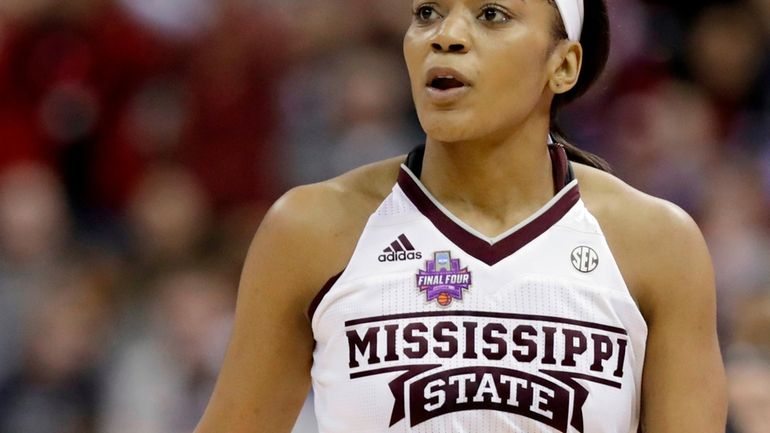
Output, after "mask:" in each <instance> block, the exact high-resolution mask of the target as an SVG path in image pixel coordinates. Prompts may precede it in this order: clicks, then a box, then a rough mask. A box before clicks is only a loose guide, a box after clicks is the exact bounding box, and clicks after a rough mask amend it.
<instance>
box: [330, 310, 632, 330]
mask: <svg viewBox="0 0 770 433" xmlns="http://www.w3.org/2000/svg"><path fill="white" fill-rule="evenodd" d="M457 316H461V317H482V318H489V319H513V320H529V321H539V322H552V323H563V324H565V325H575V326H581V327H583V328H593V329H599V330H602V331H607V332H612V333H615V334H622V335H628V331H626V330H625V329H623V328H618V327H617V326H610V325H603V324H601V323H594V322H586V321H583V320H575V319H565V318H563V317H554V316H539V315H534V314H517V313H493V312H489V311H460V310H457V311H420V312H416V313H401V314H391V315H389V316H376V317H366V318H363V319H356V320H348V321H346V322H345V326H346V327H348V326H356V325H363V324H365V323H375V322H386V321H389V320H401V319H420V318H426V317H457Z"/></svg>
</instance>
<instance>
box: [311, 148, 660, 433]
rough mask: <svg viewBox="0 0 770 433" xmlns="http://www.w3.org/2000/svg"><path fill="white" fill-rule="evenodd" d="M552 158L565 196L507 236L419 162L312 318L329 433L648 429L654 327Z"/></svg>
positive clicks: (318, 399)
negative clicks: (460, 205) (456, 209)
mask: <svg viewBox="0 0 770 433" xmlns="http://www.w3.org/2000/svg"><path fill="white" fill-rule="evenodd" d="M550 149H551V154H552V159H553V161H554V179H555V182H556V185H557V190H558V193H557V194H556V196H555V197H553V199H552V200H550V201H549V202H548V203H546V204H545V206H543V207H542V209H540V210H539V211H538V212H536V213H535V214H534V215H532V216H531V217H530V218H528V219H527V220H526V221H523V222H522V223H521V224H518V225H517V226H516V227H514V228H512V229H510V230H508V231H507V232H505V233H503V234H501V235H499V236H497V237H495V238H489V237H487V236H484V235H483V234H481V233H479V232H477V231H476V230H474V229H473V228H471V227H469V226H468V225H466V224H464V223H463V222H462V221H460V220H459V219H458V218H456V217H454V216H453V215H452V214H451V213H450V212H449V211H448V210H447V209H446V208H444V207H443V206H442V205H441V204H440V203H439V202H438V201H436V199H435V198H434V197H432V196H431V194H430V193H429V192H428V191H427V190H426V189H425V187H424V186H423V185H422V184H421V183H420V180H419V175H420V174H419V171H420V170H421V161H419V160H418V159H420V158H421V154H420V153H419V151H415V152H412V154H410V157H409V159H408V162H407V164H409V165H408V166H407V164H405V165H402V166H401V172H400V174H399V177H398V182H397V184H396V185H394V186H393V190H392V192H391V193H390V195H389V196H388V197H387V198H386V199H385V200H384V201H383V202H382V204H381V205H380V206H379V208H378V209H377V210H376V212H374V214H372V215H371V217H370V218H369V220H368V222H367V224H366V227H365V228H364V230H363V232H362V234H361V236H360V238H359V241H358V244H357V246H356V248H355V251H354V253H353V256H352V258H351V260H350V262H349V263H348V265H347V267H346V268H345V270H344V271H343V272H342V273H341V274H340V275H338V276H337V277H334V278H332V279H331V280H330V281H329V282H328V283H327V285H326V286H325V287H324V288H323V290H322V291H321V293H319V296H318V297H316V299H315V301H314V302H313V305H312V306H311V312H310V314H311V320H312V328H313V334H314V338H315V340H316V346H315V350H314V353H313V367H312V381H313V389H314V392H315V410H316V415H317V417H318V424H319V429H320V432H321V433H366V432H382V433H386V432H387V433H391V432H392V433H401V432H417V433H482V432H526V433H541V432H542V433H546V432H547V433H555V432H563V433H568V432H569V433H575V432H579V433H636V432H637V427H638V424H639V408H640V390H641V378H642V366H643V362H644V351H645V342H646V338H647V326H646V323H645V321H644V318H643V317H642V315H641V313H640V311H639V309H638V308H637V306H636V304H635V302H634V300H633V299H632V297H631V295H630V293H629V291H628V289H627V287H626V285H625V283H624V281H623V278H622V276H621V274H620V272H619V270H618V267H617V265H616V263H615V260H614V258H613V256H612V252H611V251H610V249H609V247H608V245H607V242H606V240H605V237H604V235H603V233H602V230H601V228H600V226H599V224H598V222H597V220H596V219H595V218H594V217H593V216H592V215H591V213H589V212H588V210H587V209H586V207H585V206H584V204H583V202H582V200H581V199H580V193H579V189H578V184H577V180H574V179H572V178H573V176H572V175H571V169H569V166H568V163H567V162H566V155H565V153H564V150H563V148H561V147H559V146H552V147H550ZM564 179H567V181H566V182H565V181H564ZM565 183H566V184H565Z"/></svg>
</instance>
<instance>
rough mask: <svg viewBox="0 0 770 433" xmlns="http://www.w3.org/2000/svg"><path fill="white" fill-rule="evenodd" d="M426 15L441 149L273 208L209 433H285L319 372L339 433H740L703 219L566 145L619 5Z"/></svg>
mask: <svg viewBox="0 0 770 433" xmlns="http://www.w3.org/2000/svg"><path fill="white" fill-rule="evenodd" d="M413 7H414V19H413V21H412V25H411V27H410V28H409V30H408V32H407V34H406V37H405V39H404V54H405V58H406V63H407V67H408V69H409V75H410V79H411V84H412V91H413V92H412V93H413V97H414V101H415V105H416V108H417V113H418V115H419V119H420V122H421V124H422V127H423V128H424V130H425V132H426V134H427V142H426V145H425V147H424V148H418V149H415V151H413V152H412V153H411V154H410V155H408V156H407V157H399V158H394V159H392V160H387V161H382V162H379V163H375V164H372V165H369V166H366V167H362V168H360V169H357V170H354V171H352V172H350V173H347V174H345V175H343V176H340V177H339V178H336V179H332V180H329V181H326V182H322V183H319V184H315V185H308V186H302V187H299V188H296V189H293V190H291V191H290V192H288V193H287V194H286V195H285V196H284V197H283V198H281V199H280V200H279V201H278V202H277V203H276V204H275V205H274V206H273V208H272V209H271V211H270V212H269V214H268V215H267V217H266V218H265V220H264V222H263V223H262V226H261V227H260V229H259V231H258V233H257V235H256V237H255V240H254V242H253V245H252V248H251V251H250V253H249V256H248V259H247V263H246V266H245V269H244V273H243V280H242V284H241V288H240V295H239V299H238V307H237V321H236V326H235V331H234V333H233V337H232V341H231V343H230V348H229V351H228V354H227V359H226V361H225V363H224V366H223V368H222V371H221V375H220V378H219V382H218V384H217V387H216V389H215V391H214V395H213V398H212V400H211V403H210V405H209V407H208V409H207V411H206V414H205V415H204V417H203V420H202V421H201V423H200V425H199V427H198V430H197V432H198V433H213V432H228V433H245V432H288V431H289V430H290V429H291V426H292V424H293V422H294V418H295V416H296V414H297V412H298V410H299V408H300V406H301V405H302V401H303V400H304V397H305V395H306V393H307V391H308V388H309V387H310V384H311V378H312V384H313V388H314V390H315V395H316V399H315V402H316V413H317V416H318V421H319V427H320V430H321V432H325V433H326V432H329V433H341V432H405V431H412V432H467V431H473V432H482V431H489V432H503V431H510V432H519V431H526V432H555V431H561V432H592V433H593V432H636V431H637V428H641V430H642V431H646V432H654V433H662V432H677V433H682V432H698V433H704V432H718V431H719V432H721V431H723V429H724V420H725V411H726V409H725V400H724V395H723V394H724V372H723V367H722V361H721V357H720V353H719V349H718V343H717V338H716V332H715V300H714V298H715V296H714V282H713V273H712V267H711V264H710V259H709V255H708V252H707V249H706V246H705V244H704V241H703V238H702V237H701V234H700V232H699V230H698V228H697V227H696V225H695V223H694V222H693V221H692V220H691V219H690V218H689V217H688V216H687V215H686V214H685V213H684V212H683V211H681V210H680V209H678V208H676V207H675V206H674V205H672V204H670V203H667V202H664V201H662V200H658V199H655V198H652V197H649V196H647V195H644V194H642V193H640V192H638V191H636V190H634V189H632V188H631V187H629V186H627V185H625V184H624V183H622V182H621V181H619V180H618V179H616V178H615V177H613V176H611V175H609V174H607V173H606V172H604V171H602V170H601V168H602V166H601V163H600V160H599V159H598V158H596V157H594V156H592V155H590V154H586V153H583V152H581V151H579V150H577V149H576V148H574V147H573V146H571V145H565V144H552V145H546V137H548V136H549V131H550V132H554V131H553V129H554V128H555V126H554V125H553V122H552V119H553V117H554V115H555V113H556V111H557V110H558V108H559V107H560V106H561V105H563V104H564V103H566V102H569V101H570V100H573V99H574V98H576V97H577V96H579V95H580V94H582V93H584V92H585V91H586V89H587V88H588V87H589V86H590V84H591V83H592V82H593V81H595V80H596V78H597V77H598V75H599V74H600V73H601V70H602V68H603V66H604V64H605V62H606V58H607V50H608V38H609V36H608V23H607V19H606V6H605V5H604V3H603V2H602V1H600V0H585V4H583V1H582V0H556V1H555V2H551V1H546V0H498V1H497V2H495V3H485V2H482V1H478V0H437V1H432V2H424V1H415V2H414V4H413ZM556 138H557V139H558V138H559V137H558V136H557V137H556ZM568 158H569V160H570V162H568V161H567V159H568ZM578 184H579V187H578ZM332 276H333V277H332ZM330 277H331V278H330ZM321 287H323V288H322V289H321V290H320V291H319V288H321Z"/></svg>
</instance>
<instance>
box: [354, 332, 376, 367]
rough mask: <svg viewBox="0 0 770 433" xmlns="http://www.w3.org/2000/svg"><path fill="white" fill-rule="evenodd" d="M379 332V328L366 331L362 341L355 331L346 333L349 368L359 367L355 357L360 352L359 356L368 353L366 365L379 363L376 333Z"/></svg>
mask: <svg viewBox="0 0 770 433" xmlns="http://www.w3.org/2000/svg"><path fill="white" fill-rule="evenodd" d="M379 331H380V327H379V326H375V327H373V328H369V329H367V330H366V335H365V336H364V338H363V339H362V338H361V337H360V336H359V335H358V332H356V331H355V330H350V331H348V332H346V335H347V337H348V349H349V351H350V362H349V363H348V365H349V366H350V368H356V367H358V366H359V365H361V364H360V363H359V362H358V358H357V356H356V354H357V353H358V352H360V353H361V355H365V354H366V352H367V351H369V359H368V360H367V363H368V364H377V363H379V362H380V358H379V357H378V356H377V333H378V332H379ZM356 349H358V352H356Z"/></svg>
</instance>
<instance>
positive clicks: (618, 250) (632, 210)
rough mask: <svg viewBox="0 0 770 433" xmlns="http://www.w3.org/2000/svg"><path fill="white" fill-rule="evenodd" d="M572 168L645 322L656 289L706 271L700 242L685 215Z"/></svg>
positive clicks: (608, 178) (598, 174)
mask: <svg viewBox="0 0 770 433" xmlns="http://www.w3.org/2000/svg"><path fill="white" fill-rule="evenodd" d="M574 167H575V174H576V176H577V178H578V182H579V184H580V194H581V197H582V199H583V202H584V203H585V205H586V208H587V209H588V210H589V212H591V214H592V215H593V216H594V217H595V218H596V219H597V221H598V222H599V225H600V226H601V228H602V231H603V232H604V235H605V237H606V239H607V242H608V243H609V245H610V247H611V248H612V251H613V256H615V259H616V261H617V262H618V266H619V268H620V270H621V272H622V273H623V276H624V279H625V280H626V283H627V285H628V286H629V289H630V290H631V291H632V295H634V298H635V299H636V300H637V301H638V303H639V304H640V308H642V312H643V313H646V314H645V317H647V316H648V314H649V313H651V311H649V310H651V309H652V305H653V304H654V303H655V299H656V298H660V297H661V293H660V292H659V290H668V289H670V287H671V284H672V283H673V282H674V281H677V280H681V279H682V278H684V277H686V276H683V275H682V273H683V272H688V270H689V272H695V271H702V272H710V266H711V264H710V259H709V257H708V251H707V248H706V244H705V241H704V239H703V236H702V234H701V232H700V229H699V228H698V226H697V224H696V223H695V221H694V220H693V219H692V218H691V217H690V215H688V214H687V212H685V211H684V210H682V209H681V208H680V207H679V206H677V205H675V204H674V203H671V202H669V201H666V200H663V199H660V198H657V197H653V196H651V195H648V194H645V193H643V192H641V191H639V190H637V189H635V188H633V187H632V186H630V185H628V184H627V183H625V182H623V181H622V180H620V179H619V178H617V177H616V176H613V175H612V174H610V173H606V172H603V171H601V170H597V169H594V168H591V167H588V166H585V165H581V164H575V165H574ZM645 310H648V311H646V312H645Z"/></svg>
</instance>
